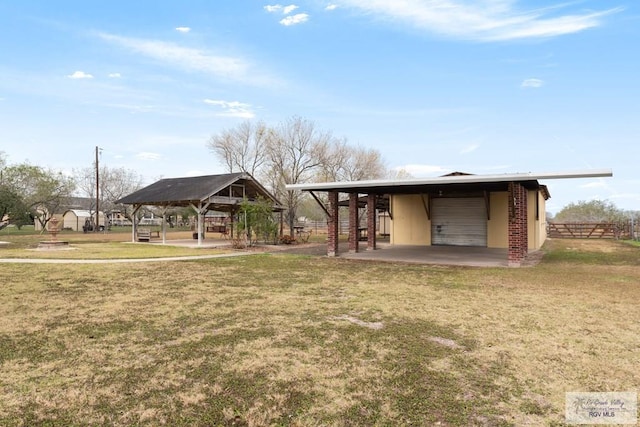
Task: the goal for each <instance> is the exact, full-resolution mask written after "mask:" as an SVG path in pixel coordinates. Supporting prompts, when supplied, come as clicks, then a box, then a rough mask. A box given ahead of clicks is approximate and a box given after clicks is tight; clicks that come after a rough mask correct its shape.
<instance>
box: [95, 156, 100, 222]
mask: <svg viewBox="0 0 640 427" xmlns="http://www.w3.org/2000/svg"><path fill="white" fill-rule="evenodd" d="M98 151H99V148H98V146H97V145H96V225H95V227H94V231H95V232H96V233H97V232H98V229H99V228H100V172H99V171H100V168H99V166H98Z"/></svg>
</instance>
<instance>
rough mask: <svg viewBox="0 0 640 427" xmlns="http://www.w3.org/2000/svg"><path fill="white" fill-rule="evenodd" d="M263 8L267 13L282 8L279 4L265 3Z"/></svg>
mask: <svg viewBox="0 0 640 427" xmlns="http://www.w3.org/2000/svg"><path fill="white" fill-rule="evenodd" d="M264 10H266V11H267V12H269V13H273V12H277V11H279V10H282V5H281V4H274V5H267V6H265V7H264Z"/></svg>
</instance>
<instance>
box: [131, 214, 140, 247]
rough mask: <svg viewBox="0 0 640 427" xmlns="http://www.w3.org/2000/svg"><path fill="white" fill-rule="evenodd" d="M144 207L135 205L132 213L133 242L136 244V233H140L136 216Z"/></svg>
mask: <svg viewBox="0 0 640 427" xmlns="http://www.w3.org/2000/svg"><path fill="white" fill-rule="evenodd" d="M141 207H142V205H133V212H131V242H133V243H135V241H136V233H137V231H138V221H136V216H137V213H138V211H139V210H140V208H141Z"/></svg>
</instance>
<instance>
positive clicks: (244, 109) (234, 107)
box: [203, 99, 256, 119]
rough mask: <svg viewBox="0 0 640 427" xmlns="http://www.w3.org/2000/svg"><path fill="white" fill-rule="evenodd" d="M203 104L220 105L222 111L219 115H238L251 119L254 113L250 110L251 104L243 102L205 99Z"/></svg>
mask: <svg viewBox="0 0 640 427" xmlns="http://www.w3.org/2000/svg"><path fill="white" fill-rule="evenodd" d="M203 102H204V103H205V104H209V105H214V106H217V107H221V108H222V110H223V112H222V113H220V114H219V115H220V116H224V117H239V118H243V119H252V118H254V117H255V116H256V114H255V113H254V112H253V111H252V110H251V104H245V103H243V102H238V101H223V100H217V99H205V100H204V101H203Z"/></svg>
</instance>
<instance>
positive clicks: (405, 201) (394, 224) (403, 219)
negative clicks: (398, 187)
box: [390, 194, 431, 246]
mask: <svg viewBox="0 0 640 427" xmlns="http://www.w3.org/2000/svg"><path fill="white" fill-rule="evenodd" d="M390 202H391V215H392V217H393V220H391V243H392V244H394V245H427V246H430V245H431V221H430V220H429V219H428V218H427V212H426V211H425V209H424V204H423V202H422V196H421V195H419V194H407V195H398V196H391V200H390Z"/></svg>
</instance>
